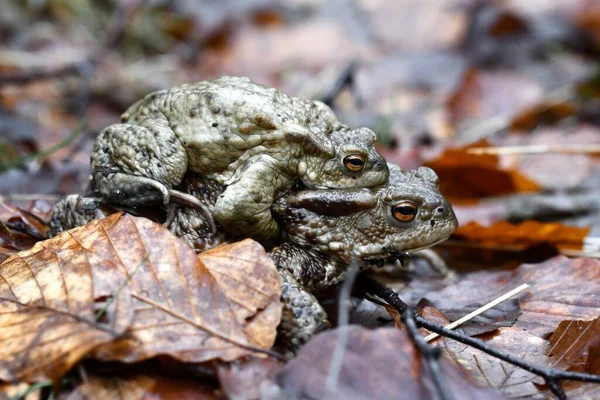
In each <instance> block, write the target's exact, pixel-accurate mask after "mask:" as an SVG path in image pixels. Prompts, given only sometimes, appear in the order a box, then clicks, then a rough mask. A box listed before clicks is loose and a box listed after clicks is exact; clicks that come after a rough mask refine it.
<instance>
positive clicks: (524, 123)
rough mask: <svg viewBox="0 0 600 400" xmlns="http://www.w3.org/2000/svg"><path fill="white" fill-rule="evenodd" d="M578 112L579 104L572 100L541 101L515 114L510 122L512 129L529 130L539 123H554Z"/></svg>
mask: <svg viewBox="0 0 600 400" xmlns="http://www.w3.org/2000/svg"><path fill="white" fill-rule="evenodd" d="M576 113H577V106H576V105H575V104H573V103H571V102H559V103H552V102H547V103H540V104H536V105H534V106H531V107H528V108H526V109H525V110H523V111H521V112H520V113H518V114H517V115H515V116H514V117H513V119H512V121H511V122H510V129H511V130H513V131H523V132H528V131H531V130H533V129H534V128H535V127H537V126H538V125H542V124H544V125H553V124H555V123H557V122H558V121H560V120H563V119H565V118H569V117H572V116H574V115H575V114H576Z"/></svg>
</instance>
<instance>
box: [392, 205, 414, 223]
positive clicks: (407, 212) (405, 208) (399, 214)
mask: <svg viewBox="0 0 600 400" xmlns="http://www.w3.org/2000/svg"><path fill="white" fill-rule="evenodd" d="M392 215H393V216H394V218H396V219H397V220H398V221H400V222H409V221H412V220H413V219H415V216H416V215H417V205H416V204H415V203H412V202H410V201H403V202H402V203H398V204H396V205H394V206H393V207H392Z"/></svg>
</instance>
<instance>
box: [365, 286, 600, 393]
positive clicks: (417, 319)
mask: <svg viewBox="0 0 600 400" xmlns="http://www.w3.org/2000/svg"><path fill="white" fill-rule="evenodd" d="M361 281H362V286H363V288H365V290H366V291H367V292H369V293H372V294H375V295H376V296H378V297H380V298H381V299H383V300H385V301H386V302H387V303H388V304H390V305H391V306H392V307H394V308H395V309H396V310H397V311H398V312H400V314H401V315H406V317H407V318H408V319H413V321H414V323H415V324H416V326H418V327H421V328H425V329H428V330H430V331H432V332H435V333H438V334H439V335H441V336H444V337H447V338H450V339H454V340H456V341H458V342H460V343H462V344H465V345H468V346H471V347H473V348H475V349H477V350H480V351H482V352H484V353H486V354H489V355H491V356H493V357H496V358H498V359H499V360H502V361H505V362H507V363H509V364H512V365H514V366H517V367H519V368H522V369H524V370H526V371H529V372H531V373H532V374H535V375H537V376H539V377H541V378H543V379H544V381H545V382H546V385H547V386H548V387H549V388H550V390H551V391H552V393H553V394H554V395H555V396H556V397H557V398H559V399H566V398H567V397H566V394H565V392H564V390H563V389H562V386H561V385H560V382H559V381H560V380H561V379H565V380H575V381H581V382H591V383H600V375H593V374H587V373H582V372H570V371H563V370H559V369H554V368H545V367H540V366H538V365H535V364H532V363H529V362H527V361H524V360H523V359H522V358H520V357H516V356H514V355H512V354H508V353H505V352H503V351H501V350H498V349H495V348H494V347H492V346H489V345H488V344H487V343H485V342H483V341H482V340H479V339H476V338H473V337H470V336H467V335H465V334H462V333H460V332H455V331H452V330H450V329H446V328H444V327H443V326H441V325H438V324H435V323H432V322H429V321H427V320H426V319H425V318H423V317H422V316H420V315H418V314H415V313H414V312H413V313H407V312H406V310H407V309H408V308H409V307H408V305H407V304H406V303H404V302H403V301H402V300H401V299H400V297H399V296H398V294H397V293H396V292H394V291H393V290H391V289H389V288H387V287H385V286H384V285H382V284H381V283H379V282H377V281H376V280H374V279H372V278H370V277H368V276H364V277H363V279H362V280H361ZM403 322H404V323H405V324H406V322H405V321H404V320H403ZM425 355H427V353H425Z"/></svg>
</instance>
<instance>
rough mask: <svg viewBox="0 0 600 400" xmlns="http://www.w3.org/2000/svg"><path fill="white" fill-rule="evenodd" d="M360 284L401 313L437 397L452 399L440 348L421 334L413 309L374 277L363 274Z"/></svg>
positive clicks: (444, 399)
mask: <svg viewBox="0 0 600 400" xmlns="http://www.w3.org/2000/svg"><path fill="white" fill-rule="evenodd" d="M360 285H361V288H362V289H363V290H364V291H365V292H368V293H373V294H375V295H376V296H378V297H379V298H381V299H384V300H385V301H386V302H387V303H388V304H390V305H392V306H393V307H394V308H395V309H396V310H397V311H398V312H399V313H400V317H401V320H402V323H403V324H404V326H405V327H406V331H407V333H408V336H409V337H410V339H411V341H412V342H413V344H414V345H415V347H416V348H417V350H418V351H419V354H421V355H422V356H423V360H424V364H425V365H426V366H427V368H428V369H429V372H430V374H429V375H430V376H431V379H432V380H433V388H434V390H435V392H436V395H437V397H436V398H439V399H442V400H447V399H452V398H453V396H452V392H451V390H450V389H449V388H448V386H447V385H446V383H445V381H444V379H443V374H442V370H441V368H440V364H439V358H440V355H441V352H440V349H439V348H437V347H431V346H430V345H429V344H428V343H427V342H426V341H425V338H423V335H421V333H420V332H419V330H418V327H417V325H416V322H415V316H414V311H413V309H412V308H410V307H409V306H408V305H407V304H406V303H405V302H404V301H402V299H400V297H399V296H398V295H397V294H396V292H394V291H393V290H392V289H389V288H387V287H385V286H383V285H382V284H381V283H379V282H377V281H376V280H374V279H372V278H369V277H367V276H361V280H360Z"/></svg>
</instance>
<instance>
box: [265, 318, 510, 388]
mask: <svg viewBox="0 0 600 400" xmlns="http://www.w3.org/2000/svg"><path fill="white" fill-rule="evenodd" d="M339 335H340V329H339V328H338V329H336V330H331V331H327V332H324V333H321V334H319V335H318V336H316V337H315V338H314V339H313V340H311V341H310V342H309V343H308V344H307V345H306V346H304V347H303V348H302V349H301V350H300V353H299V354H298V356H297V357H296V358H295V359H293V360H292V361H290V362H289V363H288V364H287V365H286V366H285V367H284V369H283V371H282V372H281V373H280V374H279V375H278V376H277V383H278V384H279V386H281V388H282V389H283V391H284V394H285V397H286V398H313V399H317V398H318V399H320V398H324V397H325V394H326V392H325V388H326V382H327V378H328V374H329V370H330V365H331V362H332V354H333V351H334V348H335V346H336V343H337V342H338V340H339ZM336 362H339V363H341V366H340V367H341V368H340V375H339V378H338V379H337V384H336V390H335V392H334V393H333V395H332V396H331V398H339V399H392V398H405V399H423V398H433V397H434V394H433V393H432V392H431V391H430V390H431V387H432V386H431V385H432V381H431V376H430V375H429V374H428V373H425V374H423V372H422V369H421V358H420V357H419V356H418V354H417V353H416V351H415V349H414V347H413V345H412V343H411V341H410V339H409V338H408V336H407V334H406V333H405V332H403V331H400V330H398V329H390V328H380V329H375V330H369V329H365V328H362V327H359V326H356V325H350V326H348V341H347V345H346V346H345V349H344V352H343V358H341V359H339V360H337V361H336ZM441 370H442V371H441V373H442V375H443V378H442V379H443V380H444V381H445V382H446V385H447V386H448V388H449V389H450V390H451V391H452V393H451V395H452V396H451V397H453V398H456V399H480V398H486V399H497V398H503V396H502V395H501V394H499V393H498V392H496V391H494V390H492V389H488V388H480V387H477V386H474V385H473V384H472V383H471V382H470V381H469V380H468V379H466V378H465V376H464V375H463V374H461V373H459V371H458V370H457V369H456V368H452V367H451V364H450V363H448V362H446V361H445V360H442V362H441ZM296 396H297V397H296Z"/></svg>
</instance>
